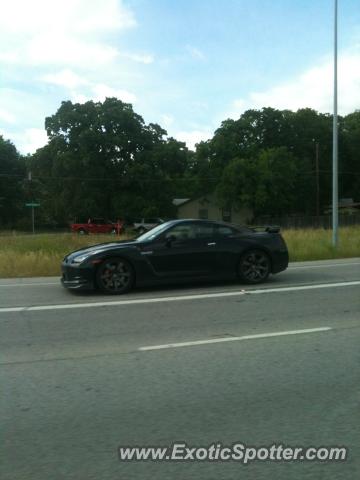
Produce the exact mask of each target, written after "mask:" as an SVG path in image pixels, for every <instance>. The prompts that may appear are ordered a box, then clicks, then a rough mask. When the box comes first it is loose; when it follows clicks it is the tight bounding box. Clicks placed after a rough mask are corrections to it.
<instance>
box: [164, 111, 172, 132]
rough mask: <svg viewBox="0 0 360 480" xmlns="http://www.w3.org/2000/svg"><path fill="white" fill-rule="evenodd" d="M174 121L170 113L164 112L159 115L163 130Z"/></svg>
mask: <svg viewBox="0 0 360 480" xmlns="http://www.w3.org/2000/svg"><path fill="white" fill-rule="evenodd" d="M173 123H174V117H173V116H172V115H167V114H166V113H165V114H163V115H161V125H162V126H164V128H165V130H167V129H168V128H170V127H171V125H172V124H173Z"/></svg>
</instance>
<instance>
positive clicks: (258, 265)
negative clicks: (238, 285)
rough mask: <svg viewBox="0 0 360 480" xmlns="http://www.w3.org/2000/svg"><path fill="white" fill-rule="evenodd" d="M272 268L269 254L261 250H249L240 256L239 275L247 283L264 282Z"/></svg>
mask: <svg viewBox="0 0 360 480" xmlns="http://www.w3.org/2000/svg"><path fill="white" fill-rule="evenodd" d="M270 270H271V262H270V258H269V256H268V255H267V254H266V253H265V252H263V251H261V250H249V251H248V252H246V253H244V255H242V257H241V258H240V261H239V264H238V277H239V279H240V280H241V281H243V282H245V283H252V284H255V283H261V282H264V281H265V280H266V279H267V278H268V276H269V274H270Z"/></svg>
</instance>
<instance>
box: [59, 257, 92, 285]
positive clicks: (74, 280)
mask: <svg viewBox="0 0 360 480" xmlns="http://www.w3.org/2000/svg"><path fill="white" fill-rule="evenodd" d="M61 273H62V276H61V283H62V285H63V287H65V288H69V289H71V290H93V289H94V288H95V279H94V277H95V272H94V269H93V267H92V266H80V265H72V264H68V263H66V262H63V263H62V265H61Z"/></svg>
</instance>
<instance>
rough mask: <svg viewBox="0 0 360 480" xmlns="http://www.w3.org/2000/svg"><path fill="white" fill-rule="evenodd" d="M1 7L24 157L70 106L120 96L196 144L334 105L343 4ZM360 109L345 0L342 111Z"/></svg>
mask: <svg viewBox="0 0 360 480" xmlns="http://www.w3.org/2000/svg"><path fill="white" fill-rule="evenodd" d="M0 1H1V16H0V72H1V73H0V134H2V135H4V136H5V138H9V139H11V140H12V141H13V142H14V143H15V145H16V146H17V147H18V149H19V150H20V151H21V152H23V153H29V152H33V151H34V150H35V149H36V148H38V147H40V146H42V145H44V144H45V143H46V134H45V131H44V119H45V117H46V116H48V115H51V114H53V113H55V112H56V110H57V109H58V107H59V106H60V103H61V101H62V100H68V99H70V100H72V101H73V102H84V101H86V100H88V99H93V100H96V101H98V100H100V101H102V100H104V99H105V98H106V97H107V96H116V97H118V98H120V99H121V100H123V101H125V102H131V103H132V104H133V106H134V109H135V111H136V112H137V113H139V114H140V115H142V116H143V118H144V120H145V121H146V122H157V123H159V124H160V125H161V126H162V127H164V128H165V129H166V130H167V131H168V133H169V134H170V135H172V136H175V137H176V138H178V139H180V140H183V141H186V142H187V144H188V146H189V147H193V145H194V144H195V143H196V142H197V141H199V140H202V139H207V138H209V137H210V136H211V135H212V134H213V131H214V130H215V129H216V128H217V127H218V126H219V125H220V122H221V121H222V120H224V119H225V118H230V117H231V118H237V117H238V116H239V115H240V114H241V113H242V112H243V111H245V110H246V109H248V108H261V107H263V106H272V107H276V108H290V109H297V108H300V107H313V108H315V109H317V110H319V111H322V112H330V111H331V108H332V105H331V100H332V41H333V38H332V25H333V24H332V22H333V0H223V1H220V0H61V1H60V0H31V1H29V0H0ZM359 108H360V7H359V2H358V0H339V111H340V113H343V114H344V113H348V112H351V111H353V110H355V109H359Z"/></svg>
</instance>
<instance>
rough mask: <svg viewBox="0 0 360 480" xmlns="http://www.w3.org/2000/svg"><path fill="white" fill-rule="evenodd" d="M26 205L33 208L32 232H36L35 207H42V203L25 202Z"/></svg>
mask: <svg viewBox="0 0 360 480" xmlns="http://www.w3.org/2000/svg"><path fill="white" fill-rule="evenodd" d="M25 207H29V208H31V223H32V233H35V208H37V207H40V203H35V202H31V203H25Z"/></svg>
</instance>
